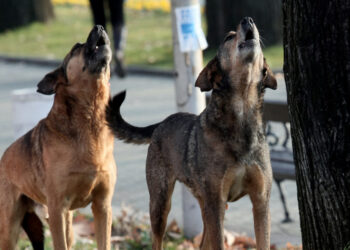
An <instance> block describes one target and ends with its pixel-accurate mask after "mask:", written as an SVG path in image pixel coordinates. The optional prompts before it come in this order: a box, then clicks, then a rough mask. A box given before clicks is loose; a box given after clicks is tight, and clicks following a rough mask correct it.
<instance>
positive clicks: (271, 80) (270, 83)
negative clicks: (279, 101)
mask: <svg viewBox="0 0 350 250" xmlns="http://www.w3.org/2000/svg"><path fill="white" fill-rule="evenodd" d="M263 83H264V86H265V87H266V88H270V89H277V80H276V78H275V76H274V74H273V73H272V71H271V69H270V67H269V65H268V64H267V63H266V60H265V58H264V68H263Z"/></svg>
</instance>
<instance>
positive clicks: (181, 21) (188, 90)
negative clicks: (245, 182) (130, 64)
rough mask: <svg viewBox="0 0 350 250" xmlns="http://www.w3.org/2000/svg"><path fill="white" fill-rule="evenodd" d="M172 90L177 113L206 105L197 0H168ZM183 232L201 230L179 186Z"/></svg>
mask: <svg viewBox="0 0 350 250" xmlns="http://www.w3.org/2000/svg"><path fill="white" fill-rule="evenodd" d="M171 9H172V11H171V13H172V33H173V53H174V66H175V72H176V82H175V93H176V104H177V109H178V111H179V112H189V113H193V114H199V113H200V112H202V111H203V109H204V108H205V95H204V94H203V93H201V92H200V90H199V89H198V88H195V86H194V84H195V81H196V79H197V77H198V75H199V73H200V71H201V70H202V68H203V56H202V49H205V48H206V47H207V42H206V40H205V36H204V33H203V31H202V28H201V17H200V5H199V0H171ZM182 208H183V226H184V234H185V236H186V237H188V238H192V237H194V236H196V235H197V234H199V233H201V232H202V230H203V224H202V218H201V212H200V208H199V205H198V202H197V200H196V199H195V198H194V197H193V195H192V194H191V193H190V192H189V191H188V190H187V188H186V187H185V186H184V185H183V186H182Z"/></svg>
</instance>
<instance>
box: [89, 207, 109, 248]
mask: <svg viewBox="0 0 350 250" xmlns="http://www.w3.org/2000/svg"><path fill="white" fill-rule="evenodd" d="M110 204H111V201H110V200H108V202H107V201H94V202H93V203H92V207H91V208H92V212H93V214H94V219H95V232H96V241H97V248H98V250H110V248H111V227H112V207H111V205H110Z"/></svg>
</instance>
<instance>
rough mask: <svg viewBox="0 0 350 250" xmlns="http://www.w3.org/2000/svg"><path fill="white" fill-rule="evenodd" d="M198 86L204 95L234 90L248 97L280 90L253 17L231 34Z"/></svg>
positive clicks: (203, 72)
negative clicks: (266, 57) (256, 93)
mask: <svg viewBox="0 0 350 250" xmlns="http://www.w3.org/2000/svg"><path fill="white" fill-rule="evenodd" d="M196 86H197V87H199V88H200V89H201V91H209V90H212V89H213V90H218V91H222V90H225V91H228V90H230V89H231V90H234V91H235V92H236V93H237V91H238V92H241V93H242V95H244V96H247V95H248V93H245V94H244V92H247V91H248V92H249V95H250V94H252V92H251V91H252V90H253V89H254V90H257V91H255V92H258V93H261V92H263V91H264V89H265V88H271V89H276V88H277V81H276V79H275V77H274V76H273V73H272V72H271V70H270V68H269V66H268V65H267V63H266V60H265V58H264V56H263V53H262V50H261V47H260V37H259V32H258V30H257V28H256V26H255V24H254V21H253V19H252V18H250V17H245V18H243V19H242V20H241V22H240V24H239V25H238V27H237V32H234V31H231V32H229V33H228V34H227V36H226V38H225V39H224V41H223V43H222V44H221V46H220V48H219V51H218V53H217V56H216V57H215V58H214V59H213V60H211V61H210V62H209V63H208V65H207V66H206V67H205V68H204V69H203V71H202V72H201V73H200V75H199V77H198V79H197V81H196Z"/></svg>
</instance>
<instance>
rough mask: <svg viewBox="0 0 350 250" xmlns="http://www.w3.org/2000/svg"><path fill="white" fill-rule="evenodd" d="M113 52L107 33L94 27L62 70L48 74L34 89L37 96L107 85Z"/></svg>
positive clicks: (76, 46) (74, 48)
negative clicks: (100, 84)
mask: <svg viewBox="0 0 350 250" xmlns="http://www.w3.org/2000/svg"><path fill="white" fill-rule="evenodd" d="M111 58H112V52H111V49H110V42H109V39H108V36H107V33H106V32H105V31H104V29H103V27H102V26H100V25H96V26H95V27H94V28H93V29H92V30H91V32H90V34H89V36H88V38H87V40H86V42H85V43H83V44H81V43H77V44H75V45H74V46H73V48H72V49H71V50H70V52H69V53H68V54H67V55H66V57H65V58H64V60H63V63H62V64H61V66H59V67H58V68H57V69H56V70H54V71H52V72H50V73H48V74H47V75H46V76H45V77H44V78H43V79H42V80H41V81H40V82H39V83H38V85H37V87H38V89H37V92H39V93H42V94H45V95H51V94H54V93H56V91H57V90H58V89H59V88H62V89H63V88H64V89H66V90H67V91H68V92H70V93H72V92H78V91H79V90H82V89H89V87H91V86H89V85H93V84H96V83H102V84H103V83H104V84H108V81H109V77H110V69H109V63H110V62H111Z"/></svg>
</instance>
